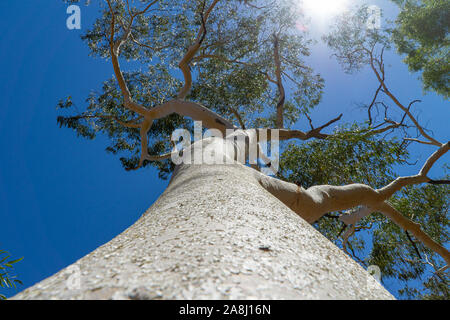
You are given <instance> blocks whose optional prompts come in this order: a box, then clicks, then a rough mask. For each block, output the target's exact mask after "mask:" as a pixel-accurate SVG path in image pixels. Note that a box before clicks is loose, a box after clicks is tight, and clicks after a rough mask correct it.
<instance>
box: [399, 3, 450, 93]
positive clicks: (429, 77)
mask: <svg viewBox="0 0 450 320" xmlns="http://www.w3.org/2000/svg"><path fill="white" fill-rule="evenodd" d="M394 2H395V3H396V4H398V5H399V6H400V7H401V11H400V13H399V15H398V17H397V20H396V27H395V28H394V29H393V39H394V43H395V45H396V46H397V49H398V51H399V52H400V53H402V54H406V57H405V60H404V61H405V63H406V64H408V66H409V69H410V70H411V71H415V72H417V71H421V72H422V81H423V84H424V89H425V90H432V91H435V92H436V93H438V94H440V95H442V96H443V97H444V98H448V97H449V88H450V84H449V78H448V74H449V72H450V58H449V56H448V46H449V40H448V39H449V38H448V30H449V27H450V3H449V2H448V1H445V0H424V1H422V0H394Z"/></svg>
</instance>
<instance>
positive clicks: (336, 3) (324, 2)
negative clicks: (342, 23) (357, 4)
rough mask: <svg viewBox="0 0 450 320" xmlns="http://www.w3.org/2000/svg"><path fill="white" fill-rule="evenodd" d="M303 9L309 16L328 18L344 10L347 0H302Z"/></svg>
mask: <svg viewBox="0 0 450 320" xmlns="http://www.w3.org/2000/svg"><path fill="white" fill-rule="evenodd" d="M302 2H303V10H304V12H305V14H306V15H308V16H311V17H321V18H330V17H332V16H334V15H337V14H340V13H342V12H344V11H345V10H346V8H347V7H348V4H349V0H303V1H302Z"/></svg>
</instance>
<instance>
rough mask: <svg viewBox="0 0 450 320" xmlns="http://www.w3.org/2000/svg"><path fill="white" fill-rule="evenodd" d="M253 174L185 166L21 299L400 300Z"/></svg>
mask: <svg viewBox="0 0 450 320" xmlns="http://www.w3.org/2000/svg"><path fill="white" fill-rule="evenodd" d="M251 170H253V169H251V168H249V167H246V166H243V165H240V164H228V165H180V166H178V167H177V168H176V170H175V172H174V174H173V177H172V179H171V182H170V184H169V186H168V188H167V189H166V190H165V191H164V193H163V194H162V195H161V196H160V197H159V199H158V200H157V201H156V202H155V203H154V204H153V205H152V206H151V207H150V209H148V210H147V211H146V212H145V213H144V214H143V215H142V217H141V218H140V219H139V220H138V221H137V222H136V223H135V224H133V225H132V226H131V227H129V228H128V229H127V230H125V231H124V232H123V233H121V234H120V235H118V236H117V237H115V238H114V239H112V240H111V241H109V242H108V243H106V244H104V245H103V246H101V247H99V248H97V249H96V250H94V251H93V252H91V253H90V254H88V255H86V256H85V257H83V258H81V259H80V260H78V261H77V262H75V263H74V264H73V265H71V266H69V267H67V268H65V269H63V270H61V271H59V272H58V273H56V274H55V275H53V276H51V277H49V278H47V279H45V280H43V281H41V282H39V283H37V284H36V285H34V286H32V287H30V288H28V289H26V290H24V291H22V292H21V293H19V294H17V295H16V296H14V297H13V299H393V297H392V295H391V294H390V293H389V292H387V291H386V290H385V289H384V288H383V287H382V286H381V285H379V284H378V282H376V280H375V279H374V278H373V277H372V276H371V275H369V274H368V273H367V272H366V271H365V270H364V269H363V268H362V267H360V266H359V265H358V264H357V263H356V262H355V261H353V260H352V259H351V258H350V257H348V256H347V255H346V254H345V253H344V252H343V251H342V250H340V249H339V248H338V247H336V246H335V245H334V244H333V243H331V242H330V241H329V240H328V239H326V238H325V237H324V236H322V235H321V234H320V233H319V232H318V231H316V230H315V229H314V228H313V227H312V226H311V225H309V224H308V223H307V222H306V221H304V220H303V219H302V218H300V217H299V216H298V215H296V214H295V213H294V212H293V211H292V210H290V209H289V208H288V207H287V206H285V205H284V204H283V203H281V202H280V201H279V200H278V199H277V198H275V197H274V196H272V195H271V194H270V193H269V192H267V191H266V190H265V189H264V188H263V187H262V186H261V185H260V184H259V182H258V181H257V179H256V178H255V176H254V175H253V174H252V172H251ZM74 270H79V271H80V273H79V283H78V284H79V285H78V286H75V287H74V286H73V285H70V283H69V282H70V281H72V280H73V277H74ZM70 277H72V280H71V279H70Z"/></svg>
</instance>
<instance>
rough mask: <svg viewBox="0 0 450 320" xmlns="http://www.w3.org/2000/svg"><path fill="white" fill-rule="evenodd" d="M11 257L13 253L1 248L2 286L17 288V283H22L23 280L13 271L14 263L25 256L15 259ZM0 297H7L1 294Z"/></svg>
mask: <svg viewBox="0 0 450 320" xmlns="http://www.w3.org/2000/svg"><path fill="white" fill-rule="evenodd" d="M10 258H11V255H10V254H9V253H8V252H6V251H4V250H0V287H1V288H14V289H16V284H22V282H21V281H20V280H19V279H17V276H16V275H14V274H13V273H12V271H13V268H14V264H16V263H17V262H19V261H21V260H22V259H23V257H22V258H19V259H14V260H10ZM8 260H9V261H8ZM0 299H6V297H5V296H4V295H2V294H0Z"/></svg>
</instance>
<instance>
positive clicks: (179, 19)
mask: <svg viewBox="0 0 450 320" xmlns="http://www.w3.org/2000/svg"><path fill="white" fill-rule="evenodd" d="M149 2H150V1H144V0H143V1H130V3H134V4H136V3H138V4H141V6H142V5H145V4H147V3H149ZM416 2H417V1H408V4H407V5H405V8H412V9H408V10H406V9H405V10H403V11H402V12H401V14H400V15H399V18H398V20H397V25H396V26H395V27H394V28H392V29H388V30H368V29H367V28H366V27H365V23H364V22H365V20H366V19H367V14H368V11H367V10H366V8H365V7H362V8H360V9H359V10H357V11H356V13H355V12H348V13H345V14H344V16H343V17H342V18H341V19H340V20H338V22H337V24H336V26H335V28H334V29H333V30H332V31H331V32H330V34H329V35H327V36H326V37H324V40H325V41H326V43H327V44H328V46H329V47H330V48H331V49H332V50H334V52H335V54H336V57H337V60H338V62H339V63H340V64H341V65H342V67H343V69H344V71H346V72H349V73H352V72H357V71H360V70H362V69H363V68H365V67H367V66H369V67H372V69H373V70H377V68H378V70H379V72H380V74H381V75H382V77H383V79H382V81H384V77H385V73H384V72H385V70H384V63H383V52H384V51H385V50H388V49H389V48H390V47H391V45H392V41H394V43H395V45H397V47H398V48H399V50H400V52H403V53H407V54H408V57H407V59H406V63H408V64H409V65H410V67H411V66H413V67H414V68H413V67H411V68H413V70H415V71H418V70H422V69H423V77H424V84H425V86H426V88H432V89H434V90H436V91H438V92H439V93H441V94H444V95H448V91H445V90H444V88H447V89H446V90H448V85H447V84H446V82H445V81H447V82H448V77H447V78H445V76H443V74H440V73H439V72H441V71H442V70H444V71H445V70H447V73H448V69H445V68H440V67H439V68H438V69H436V68H435V66H436V64H433V63H435V62H433V61H435V60H433V59H437V57H439V56H441V55H442V53H443V48H444V47H445V45H446V44H447V45H448V39H447V37H446V33H445V37H444V38H443V33H442V30H441V29H442V28H444V22H442V23H441V20H439V19H441V18H440V17H441V15H439V19H438V22H439V23H438V27H436V28H435V29H433V30H435V31H433V33H432V34H430V35H428V34H426V31H425V30H422V29H425V28H422V29H421V30H419V29H420V28H419V29H417V28H415V29H414V28H413V27H412V26H417V25H419V22H420V21H419V15H422V14H423V17H431V16H433V15H435V14H437V11H436V9H435V6H434V5H432V4H431V3H432V2H433V1H423V2H424V3H426V6H425V7H424V8H425V9H424V8H423V7H420V8H421V10H422V11H420V10H419V11H420V12H419V11H417V10H418V9H417V10H416V9H414V8H415V7H414V6H415V5H416ZM444 2H445V1H434V3H436V5H442V3H444ZM102 3H103V2H102ZM111 3H112V6H113V9H114V12H115V15H116V16H117V17H119V18H118V19H116V24H115V25H114V30H115V36H116V38H117V37H120V36H121V35H122V34H123V29H124V28H123V27H122V25H123V24H125V23H126V21H127V18H128V8H127V5H126V1H122V0H115V1H111ZM258 3H261V2H259V1H240V0H229V1H219V2H218V4H217V7H216V8H215V9H214V10H213V11H212V13H211V16H210V17H209V19H208V23H207V25H206V26H205V27H206V37H205V38H204V42H203V43H202V46H201V49H200V50H199V52H198V53H197V55H196V56H195V57H194V58H193V59H192V60H191V63H190V64H189V66H190V70H191V72H192V75H193V77H194V78H195V79H194V81H193V85H192V90H191V91H190V94H189V96H188V97H187V98H188V99H189V100H192V101H196V102H198V103H201V104H203V105H205V106H206V107H207V108H210V109H212V110H214V111H215V112H217V113H219V114H220V115H222V116H223V117H225V118H227V119H231V120H232V121H233V122H234V123H235V124H236V125H237V126H241V122H242V123H244V124H245V126H247V127H248V128H250V127H275V125H276V108H275V106H276V105H277V101H278V100H279V99H280V97H281V94H280V91H279V88H277V85H276V84H274V81H271V80H273V79H272V78H273V77H274V76H273V74H274V70H275V69H276V68H277V66H276V64H275V62H274V38H276V39H278V42H279V49H280V51H279V53H280V56H281V70H280V72H281V76H282V80H283V83H284V85H285V89H286V92H288V94H287V96H286V97H285V101H284V109H283V113H284V119H285V122H284V126H285V128H292V127H293V126H294V125H295V124H296V123H298V120H299V119H301V118H302V117H307V118H308V119H309V115H310V113H311V111H312V110H313V109H314V108H315V107H317V106H318V105H319V103H320V100H321V97H322V91H323V88H324V81H323V79H322V78H321V76H320V75H318V74H316V73H315V72H314V71H313V70H312V68H311V67H309V66H308V65H307V64H306V62H305V60H306V57H307V56H308V55H309V54H310V47H311V45H312V43H313V42H312V40H311V39H309V37H308V35H307V34H305V33H304V31H300V30H299V29H298V28H297V25H298V22H299V20H301V19H302V16H301V13H300V11H299V10H296V9H294V8H298V7H297V6H296V5H295V4H296V3H297V1H294V0H280V1H274V2H271V3H270V4H268V5H266V6H259V5H257V4H258ZM204 5H205V2H204V1H203V0H177V1H175V0H161V1H159V2H158V6H157V7H156V8H155V9H153V10H151V11H150V12H149V13H148V14H147V15H142V16H137V18H136V22H135V24H134V27H133V29H132V33H131V40H132V41H128V42H126V43H125V44H124V45H123V46H122V48H121V50H120V61H121V63H122V62H126V61H131V62H132V63H131V64H132V65H138V66H139V67H140V68H138V69H136V70H126V71H124V72H123V74H124V78H125V81H126V83H127V85H128V88H129V90H130V92H131V96H132V97H133V99H134V100H135V101H136V102H137V103H139V104H141V105H143V106H145V107H146V108H148V109H152V108H154V107H155V106H157V105H160V104H162V103H163V102H165V101H167V100H170V99H173V98H174V97H175V96H176V94H177V92H178V91H179V89H180V88H181V86H182V81H181V80H180V79H181V76H180V72H179V69H178V62H179V61H180V59H181V58H182V57H183V55H184V54H185V53H186V50H187V48H188V47H189V46H190V45H191V44H192V41H193V39H194V38H195V37H196V35H197V33H198V30H199V27H200V26H201V25H202V22H203V21H202V10H203V9H204ZM441 8H442V7H441ZM101 9H102V11H101V15H100V16H99V18H98V19H97V20H96V22H95V23H94V25H93V26H92V27H91V29H89V30H88V31H87V32H86V33H85V34H84V35H83V36H82V40H83V41H85V42H86V44H87V45H88V47H89V49H90V54H91V55H92V56H93V57H97V58H106V59H109V58H110V51H109V34H110V27H111V26H110V24H111V20H112V19H111V12H110V11H109V10H108V7H107V5H105V4H104V3H103V6H102V8H101ZM448 12H449V10H447V13H448ZM420 17H422V16H420ZM433 17H434V16H433ZM446 21H447V23H448V21H450V19H447V20H446ZM432 23H433V22H430V21H428V22H427V25H428V24H432ZM416 29H417V30H416ZM446 30H447V29H446ZM420 31H422V33H420ZM392 35H393V36H392ZM392 39H394V40H392ZM419 44H420V46H419ZM402 50H403V51H402ZM408 50H409V51H408ZM374 59H375V60H374ZM377 59H378V60H377ZM445 59H448V56H447V57H446V58H445ZM445 59H441V60H440V61H444V62H445V61H446V60H445ZM374 61H375V62H376V63H377V64H378V65H375V66H374V65H373V63H374ZM446 63H447V62H446ZM447 65H448V63H447ZM433 68H434V69H433ZM445 79H447V80H445ZM380 88H381V87H380ZM379 91H380V89H378V90H377V93H376V94H375V97H374V98H373V102H372V103H371V104H370V105H367V106H366V107H367V109H368V114H369V121H367V122H364V123H353V124H347V125H342V126H340V127H339V128H337V129H336V130H335V132H334V133H333V134H332V135H329V136H328V137H327V138H326V139H319V140H309V141H308V142H303V143H298V142H292V143H288V144H284V143H283V152H282V157H281V162H280V172H279V173H278V177H279V178H281V179H284V180H287V181H290V182H294V183H296V184H298V185H302V186H303V187H305V188H308V187H310V186H314V185H321V184H331V185H345V184H351V183H364V184H367V185H370V186H371V187H373V188H379V187H382V186H384V185H386V184H388V183H389V182H391V181H392V180H393V179H395V177H397V174H396V172H395V169H396V168H398V167H399V166H401V165H405V164H408V160H409V153H408V147H409V144H408V143H405V141H404V140H403V139H402V138H403V137H404V136H408V134H409V132H411V130H410V127H411V121H409V119H406V120H405V115H403V114H402V115H400V116H401V117H402V119H401V121H394V120H392V119H391V115H394V116H398V113H395V112H394V113H393V114H392V113H391V112H390V113H389V114H388V111H390V110H391V109H392V108H391V105H390V104H389V102H390V103H392V101H389V99H388V100H384V101H383V100H381V101H380V100H379V99H378V98H379V97H378V96H377V95H378V93H379ZM382 91H383V90H382ZM446 92H447V93H446ZM383 93H385V94H386V90H384V92H383ZM86 102H87V107H86V108H85V111H83V112H81V113H80V112H78V110H77V107H76V106H75V104H74V103H73V101H72V99H71V98H70V97H69V98H67V99H66V100H61V101H60V102H59V104H58V108H59V109H60V110H61V112H64V113H67V114H66V115H65V116H60V117H58V119H57V121H58V124H59V125H60V126H65V127H68V128H71V129H73V130H75V132H76V133H77V134H78V136H80V137H83V138H87V139H94V138H95V137H96V135H97V134H99V133H102V134H105V135H106V136H108V138H109V141H110V144H109V145H108V146H107V147H106V150H107V151H108V152H110V153H112V154H114V155H116V154H117V155H119V154H120V161H121V162H122V164H123V166H124V167H125V168H133V167H136V165H137V163H138V161H139V152H140V146H141V145H140V142H141V141H140V135H139V130H138V129H136V128H128V127H124V126H122V125H120V123H118V122H117V120H119V121H123V122H126V121H132V122H133V121H136V120H139V117H137V118H136V117H135V115H134V114H133V113H132V112H131V111H129V110H128V109H127V108H125V107H124V106H123V103H124V101H123V97H122V93H121V91H120V89H119V86H118V84H117V81H116V79H115V78H112V79H106V80H105V81H104V83H103V86H102V87H101V88H100V90H99V91H93V92H92V93H91V94H90V95H89V97H88V98H87V100H86ZM382 107H383V108H384V109H385V112H384V116H385V117H384V118H385V119H384V121H385V124H387V125H389V124H392V123H394V124H397V125H396V126H392V130H389V131H387V130H386V133H392V131H394V129H399V130H396V131H394V133H393V134H391V135H388V136H383V137H381V134H378V133H376V130H379V128H380V125H377V124H376V123H375V122H376V121H377V120H378V119H376V118H372V115H371V112H372V111H371V110H372V109H373V108H382ZM410 107H411V104H410V105H409V107H408V110H410ZM69 112H70V113H71V114H69ZM74 112H77V114H76V115H73V113H74ZM237 115H238V116H237ZM408 121H409V122H408ZM382 125H383V123H382ZM179 127H184V128H187V129H191V130H192V123H191V121H190V120H189V119H184V118H182V117H180V116H177V115H171V116H169V117H166V118H164V119H160V120H157V121H155V123H153V125H152V127H151V129H150V131H149V133H148V140H149V141H150V143H149V147H148V149H149V150H148V151H149V154H162V153H164V152H167V151H168V150H170V149H171V147H172V146H171V144H170V141H169V138H170V135H171V133H172V131H173V130H174V129H176V128H179ZM400 129H402V130H403V131H402V130H400ZM382 132H384V131H382ZM149 165H152V166H156V167H157V168H158V170H159V174H160V177H161V178H167V177H168V176H169V174H170V173H171V172H172V170H173V164H172V163H171V162H170V161H169V160H166V161H163V162H154V161H145V162H144V166H149ZM392 204H393V205H394V206H395V207H396V208H397V209H398V210H399V211H400V212H402V213H403V214H405V215H407V216H409V217H410V218H411V219H413V220H414V221H416V222H420V223H421V224H422V225H423V226H424V228H425V229H426V231H427V232H428V233H429V234H430V235H431V236H432V237H433V238H434V239H436V240H437V241H438V242H440V243H443V244H446V243H447V242H448V218H447V213H448V188H446V187H445V186H419V187H409V188H406V189H404V190H403V191H402V192H401V193H399V194H397V195H396V197H395V198H394V199H393V200H392ZM341 214H343V212H335V213H329V214H327V215H325V216H324V218H323V219H320V220H319V221H317V222H316V223H315V225H314V226H315V227H316V228H317V229H318V230H319V231H320V232H322V233H323V234H324V235H325V236H327V237H328V238H329V239H330V240H332V241H334V242H335V243H336V244H338V245H342V243H341V240H340V238H339V236H340V235H341V234H342V231H343V226H342V222H340V221H339V220H338V219H337V218H338V217H339V215H341ZM369 229H370V233H368V232H358V231H364V230H369ZM356 231H357V232H356V234H355V236H354V237H352V238H351V239H350V240H349V243H348V246H349V248H350V250H351V252H352V255H353V257H354V258H355V259H356V260H357V261H358V262H360V263H361V264H362V265H365V266H368V265H370V264H376V265H378V266H379V267H380V268H381V271H382V274H383V276H384V279H385V280H386V279H388V278H394V279H398V280H399V281H401V282H403V283H404V287H403V288H402V289H401V290H400V294H402V295H403V296H405V297H409V298H419V297H420V298H432V299H435V298H446V299H448V276H446V275H445V274H444V273H442V272H438V273H436V272H435V271H436V270H434V269H433V270H431V268H438V266H439V265H441V264H442V261H441V259H440V258H439V257H438V256H437V255H436V254H435V253H434V252H430V251H429V250H428V249H427V248H426V247H424V246H422V245H421V244H420V243H418V242H417V241H416V240H414V239H412V238H411V236H410V235H409V234H407V233H405V232H404V231H403V230H402V229H400V228H399V227H397V226H396V225H395V224H394V223H392V222H391V221H390V220H388V219H386V218H385V217H384V216H383V215H381V214H373V215H370V216H368V217H366V218H364V219H363V220H361V221H360V222H359V223H358V227H357V229H356ZM361 256H364V257H365V258H360V257H361ZM418 281H420V282H418ZM411 283H413V284H411ZM417 283H419V285H417Z"/></svg>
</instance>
